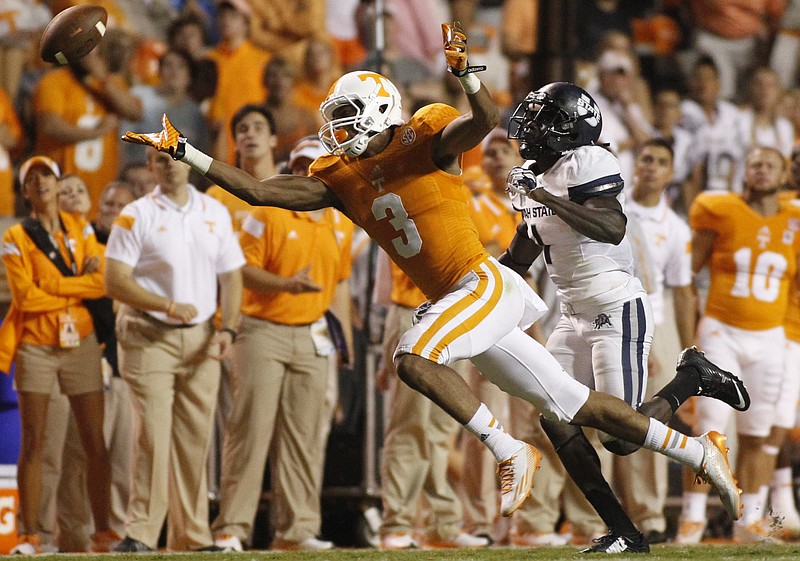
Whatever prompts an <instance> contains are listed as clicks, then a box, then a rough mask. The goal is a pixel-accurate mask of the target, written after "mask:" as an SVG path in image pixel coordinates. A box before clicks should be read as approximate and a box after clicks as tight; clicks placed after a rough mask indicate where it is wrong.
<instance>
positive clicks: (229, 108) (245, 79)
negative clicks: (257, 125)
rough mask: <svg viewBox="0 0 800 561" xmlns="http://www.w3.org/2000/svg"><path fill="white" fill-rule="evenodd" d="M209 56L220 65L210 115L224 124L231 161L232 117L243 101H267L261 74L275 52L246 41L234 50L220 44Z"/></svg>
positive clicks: (220, 123)
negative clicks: (271, 52) (272, 52)
mask: <svg viewBox="0 0 800 561" xmlns="http://www.w3.org/2000/svg"><path fill="white" fill-rule="evenodd" d="M207 57H208V58H209V59H211V60H213V61H214V62H215V63H216V65H217V89H216V91H215V92H214V97H213V98H211V105H210V107H209V109H208V119H209V121H211V122H212V123H216V124H218V125H219V126H221V127H222V130H220V134H224V135H225V136H226V138H227V147H228V162H229V163H232V162H233V161H234V157H235V153H236V148H235V143H234V141H233V136H232V135H231V127H230V121H231V117H233V114H234V113H236V111H238V110H239V108H240V107H242V106H243V105H246V104H248V103H264V100H265V99H266V98H267V90H266V88H265V87H264V83H263V79H262V77H263V75H264V68H265V67H266V66H267V63H268V62H269V61H270V58H272V55H270V53H268V52H267V51H264V50H262V49H259V48H258V47H256V46H255V45H253V44H252V43H251V42H250V41H245V42H244V43H242V44H241V45H239V47H238V48H236V49H233V50H231V49H229V48H227V47H225V46H224V45H218V46H217V47H215V48H213V49H211V51H209V53H208V55H207Z"/></svg>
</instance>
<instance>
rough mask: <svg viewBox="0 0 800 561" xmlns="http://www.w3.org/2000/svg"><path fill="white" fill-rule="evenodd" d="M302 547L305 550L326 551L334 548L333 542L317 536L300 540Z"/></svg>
mask: <svg viewBox="0 0 800 561" xmlns="http://www.w3.org/2000/svg"><path fill="white" fill-rule="evenodd" d="M300 549H302V550H303V551H326V550H328V549H333V542H329V541H326V540H319V539H317V538H307V539H305V540H303V541H301V542H300Z"/></svg>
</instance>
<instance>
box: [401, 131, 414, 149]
mask: <svg viewBox="0 0 800 561" xmlns="http://www.w3.org/2000/svg"><path fill="white" fill-rule="evenodd" d="M416 139H417V133H416V132H415V131H414V129H412V128H411V127H406V128H404V129H403V134H402V135H400V142H402V143H403V144H404V145H405V146H408V145H409V144H411V143H412V142H414V141H415V140H416Z"/></svg>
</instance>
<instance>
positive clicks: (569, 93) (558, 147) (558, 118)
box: [508, 82, 603, 160]
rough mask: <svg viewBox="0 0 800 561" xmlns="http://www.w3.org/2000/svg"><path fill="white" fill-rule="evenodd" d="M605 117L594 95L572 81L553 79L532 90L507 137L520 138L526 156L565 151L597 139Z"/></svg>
mask: <svg viewBox="0 0 800 561" xmlns="http://www.w3.org/2000/svg"><path fill="white" fill-rule="evenodd" d="M602 128H603V118H602V116H601V115H600V108H599V107H597V103H595V101H594V99H592V96H590V95H589V94H588V93H586V91H585V90H584V89H583V88H579V87H578V86H576V85H575V84H570V83H569V82H553V83H552V84H547V85H546V86H544V87H542V88H540V89H538V90H536V91H535V92H531V93H529V94H528V95H527V96H525V100H524V101H523V102H522V103H520V104H519V105H518V106H517V108H516V110H515V111H514V114H513V115H512V116H511V120H510V122H509V125H508V137H509V138H514V139H517V140H519V153H520V155H521V156H522V157H523V158H525V159H526V160H536V159H538V158H539V157H541V156H542V155H545V154H549V155H562V154H564V153H565V152H567V151H569V150H574V149H575V148H578V147H580V146H588V145H591V144H594V143H596V142H597V139H598V138H600V131H601V130H602Z"/></svg>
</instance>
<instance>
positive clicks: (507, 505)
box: [497, 442, 542, 516]
mask: <svg viewBox="0 0 800 561" xmlns="http://www.w3.org/2000/svg"><path fill="white" fill-rule="evenodd" d="M520 444H521V446H520V448H519V450H517V452H516V453H515V454H514V455H513V456H511V457H510V458H508V459H507V460H503V461H502V462H500V465H498V467H497V473H498V474H500V512H501V514H502V515H503V516H511V515H512V514H514V512H515V511H516V510H517V509H518V508H519V507H520V506H522V503H524V502H525V499H527V498H528V497H529V496H530V494H531V488H533V474H534V472H535V471H536V470H537V469H539V464H540V463H541V462H542V455H541V454H540V453H539V451H538V450H537V449H536V448H535V447H533V446H531V445H530V444H527V443H525V442H520Z"/></svg>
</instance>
